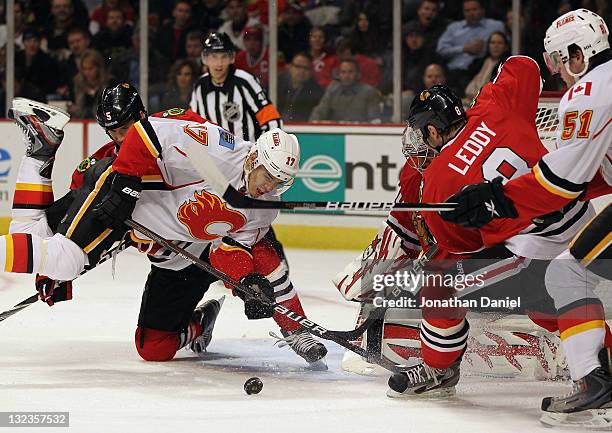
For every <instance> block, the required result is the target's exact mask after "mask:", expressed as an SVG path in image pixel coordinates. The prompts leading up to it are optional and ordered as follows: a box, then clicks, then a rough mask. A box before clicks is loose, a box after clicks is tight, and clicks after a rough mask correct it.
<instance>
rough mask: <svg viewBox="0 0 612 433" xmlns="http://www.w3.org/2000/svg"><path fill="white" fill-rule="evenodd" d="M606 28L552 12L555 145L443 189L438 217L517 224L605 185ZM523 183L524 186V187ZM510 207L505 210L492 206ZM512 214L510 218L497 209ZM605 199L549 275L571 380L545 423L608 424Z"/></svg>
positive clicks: (549, 403) (608, 218) (609, 111)
mask: <svg viewBox="0 0 612 433" xmlns="http://www.w3.org/2000/svg"><path fill="white" fill-rule="evenodd" d="M608 37H609V32H608V28H607V26H606V24H605V22H604V20H603V19H602V18H601V17H600V16H598V15H597V14H595V13H593V12H591V11H589V10H586V9H579V10H576V11H571V12H568V13H567V14H565V15H563V16H561V17H559V18H558V19H556V20H555V21H554V22H553V23H552V24H551V26H550V27H549V28H548V30H547V32H546V37H545V40H544V47H545V49H546V52H545V53H544V57H545V60H546V63H547V66H548V67H549V69H550V71H551V73H553V74H560V75H561V78H562V79H563V80H564V81H565V83H566V84H567V86H568V91H567V92H566V93H565V95H564V96H563V98H562V99H561V102H560V104H559V110H558V113H559V123H560V124H561V125H563V130H562V131H560V132H559V134H558V137H557V143H556V145H557V150H555V151H553V152H551V153H549V154H548V155H545V156H544V157H543V158H542V159H541V160H540V161H539V162H538V163H537V164H536V165H534V166H533V169H532V170H530V171H529V172H528V173H526V174H524V175H523V176H520V177H518V178H517V179H513V180H512V181H510V182H508V183H507V184H506V185H504V186H503V187H502V186H501V185H491V184H487V183H480V184H475V185H470V186H468V187H466V188H464V189H463V190H462V191H461V192H459V193H457V194H454V195H452V196H451V197H449V198H448V201H449V202H455V203H458V207H457V209H456V210H454V211H452V212H445V213H443V214H442V217H443V218H444V219H446V220H448V221H450V222H454V223H459V224H462V225H463V226H466V227H487V226H490V225H492V224H496V223H497V222H498V221H505V222H506V225H507V226H508V227H510V228H511V229H514V230H516V231H518V230H520V227H521V224H522V223H523V221H525V220H528V219H529V218H532V217H533V216H536V215H538V214H540V213H546V212H551V211H552V210H554V209H558V208H560V207H562V206H567V203H571V202H573V201H575V200H576V199H577V197H596V196H600V195H605V194H610V193H611V192H612V147H611V144H610V143H612V140H611V139H610V138H611V137H612V135H611V134H612V130H611V128H612V127H611V126H610V124H611V123H612V104H610V98H609V95H610V92H611V91H612V51H611V50H610V45H609V40H608ZM526 192H529V193H528V194H526ZM491 209H494V210H503V209H512V212H511V213H509V214H506V213H504V212H503V211H501V212H497V213H495V212H491ZM504 217H512V218H514V219H511V220H509V219H503V220H500V219H498V218H504ZM611 227H612V206H611V205H610V204H608V205H607V206H606V207H605V208H604V209H603V210H602V211H601V212H600V213H599V214H598V215H597V216H596V217H595V218H593V219H592V220H590V221H589V222H588V224H587V225H585V227H584V228H583V229H582V230H581V232H580V233H579V235H578V236H577V237H576V238H575V239H574V240H573V241H572V243H571V245H570V246H569V248H568V249H566V250H565V251H564V252H563V253H562V254H560V255H559V256H558V257H557V259H556V260H554V261H553V262H552V263H551V265H550V267H549V269H548V271H547V274H546V286H547V290H548V292H549V293H551V295H552V296H553V298H554V300H555V306H556V308H557V310H558V311H559V329H560V331H561V341H562V345H563V349H564V352H565V353H566V357H567V360H568V366H569V368H570V373H571V377H572V379H573V380H574V383H575V386H574V390H573V392H571V393H570V394H568V395H565V396H561V397H547V398H545V399H544V400H543V401H542V410H543V413H542V418H541V420H542V422H543V423H545V424H548V425H566V424H572V425H597V426H600V427H609V426H610V421H609V419H610V412H612V398H611V394H612V374H611V371H610V361H609V360H610V356H609V353H608V351H607V350H605V349H604V350H602V347H603V346H604V326H605V321H604V319H605V317H604V311H603V307H602V304H601V301H600V300H599V298H598V297H597V295H596V294H595V293H594V291H593V290H594V288H595V287H596V286H597V284H598V283H599V282H600V281H601V279H602V278H605V279H612V271H611V270H612V266H611V265H610V260H611V259H612V245H611V242H612V232H611Z"/></svg>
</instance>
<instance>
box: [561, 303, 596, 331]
mask: <svg viewBox="0 0 612 433" xmlns="http://www.w3.org/2000/svg"><path fill="white" fill-rule="evenodd" d="M604 317H605V316H604V310H603V306H602V305H601V304H587V305H580V306H579V307H576V308H572V309H571V310H569V311H567V312H565V313H563V314H560V315H559V317H558V319H557V323H558V325H559V331H560V332H563V331H565V330H566V329H569V328H572V327H574V326H577V325H581V324H583V323H586V322H590V321H593V320H604Z"/></svg>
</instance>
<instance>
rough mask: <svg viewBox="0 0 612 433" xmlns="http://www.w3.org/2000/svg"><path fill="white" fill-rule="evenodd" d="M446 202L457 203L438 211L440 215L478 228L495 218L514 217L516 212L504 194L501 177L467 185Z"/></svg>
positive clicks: (516, 214) (466, 225)
mask: <svg viewBox="0 0 612 433" xmlns="http://www.w3.org/2000/svg"><path fill="white" fill-rule="evenodd" d="M446 203H457V207H456V208H455V209H454V210H451V211H443V212H440V216H441V217H442V218H443V219H444V220H446V221H449V222H452V223H454V224H459V225H462V226H465V227H474V228H479V227H482V226H483V225H485V224H487V223H488V222H490V221H491V220H493V219H495V218H516V217H517V216H518V213H517V211H516V209H515V208H514V205H513V204H512V201H510V200H509V199H508V198H506V196H505V195H504V190H503V185H502V178H501V177H496V178H495V179H493V181H491V182H483V183H477V184H474V185H467V186H465V187H463V189H462V190H461V191H459V192H458V193H456V194H453V195H452V196H450V197H449V198H448V200H446Z"/></svg>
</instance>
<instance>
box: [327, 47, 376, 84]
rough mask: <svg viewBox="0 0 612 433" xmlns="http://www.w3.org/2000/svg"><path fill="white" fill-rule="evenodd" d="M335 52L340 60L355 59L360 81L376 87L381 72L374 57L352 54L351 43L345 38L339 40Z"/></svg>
mask: <svg viewBox="0 0 612 433" xmlns="http://www.w3.org/2000/svg"><path fill="white" fill-rule="evenodd" d="M336 53H337V54H338V58H339V59H340V61H344V60H355V61H356V62H357V63H358V64H359V70H360V71H361V73H360V74H359V75H360V77H361V78H360V80H361V82H362V83H364V84H368V85H370V86H372V87H378V85H379V84H380V80H381V78H382V74H381V71H380V67H379V66H378V63H376V61H375V60H374V59H372V58H370V57H368V56H364V55H363V54H354V53H353V50H352V48H351V43H350V42H349V41H347V40H344V41H342V42H340V45H338V49H337V50H336Z"/></svg>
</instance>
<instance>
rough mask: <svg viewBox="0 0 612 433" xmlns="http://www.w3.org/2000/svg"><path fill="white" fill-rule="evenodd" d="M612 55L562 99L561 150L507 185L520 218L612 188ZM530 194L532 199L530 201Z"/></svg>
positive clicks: (607, 191)
mask: <svg viewBox="0 0 612 433" xmlns="http://www.w3.org/2000/svg"><path fill="white" fill-rule="evenodd" d="M611 94H612V60H609V61H607V62H606V63H603V64H601V65H599V66H597V67H595V68H594V69H593V70H591V71H589V72H588V73H587V74H586V75H584V76H583V77H582V78H581V79H580V80H578V81H577V82H576V84H574V85H573V86H572V87H571V88H570V89H569V90H568V91H567V92H566V93H565V94H564V95H563V98H562V99H561V102H560V103H559V112H558V113H559V114H558V115H559V124H560V125H561V127H562V129H560V130H559V132H558V134H557V140H556V144H557V150H555V151H553V152H551V153H549V154H548V155H545V156H544V158H542V160H541V161H540V162H539V163H538V164H537V165H536V166H535V167H533V170H532V171H530V172H529V173H528V174H526V175H525V176H521V177H519V178H518V179H516V180H513V181H512V182H509V183H508V184H506V185H505V186H504V190H505V194H506V196H507V197H508V198H510V199H511V200H512V201H513V202H514V205H515V207H516V209H517V211H518V212H519V217H523V218H530V217H533V216H535V215H539V214H543V213H547V212H550V211H551V210H554V209H558V208H559V207H562V206H564V205H565V204H566V203H568V202H570V201H572V200H574V199H575V198H576V197H578V196H580V195H581V194H582V193H583V192H585V190H586V193H587V197H590V198H593V197H596V196H601V195H605V194H610V193H612V125H610V124H611V123H612V102H611V99H610V98H611V97H610V95H611ZM526 194H528V197H529V200H525V197H526Z"/></svg>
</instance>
